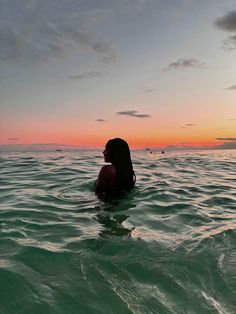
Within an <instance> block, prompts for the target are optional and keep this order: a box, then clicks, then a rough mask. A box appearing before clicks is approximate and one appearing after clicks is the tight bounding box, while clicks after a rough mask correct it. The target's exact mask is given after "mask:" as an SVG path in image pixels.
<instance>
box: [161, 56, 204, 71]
mask: <svg viewBox="0 0 236 314" xmlns="http://www.w3.org/2000/svg"><path fill="white" fill-rule="evenodd" d="M189 68H200V69H206V68H208V66H207V65H206V63H204V62H201V61H200V60H198V59H195V58H189V59H178V60H177V61H174V62H171V63H170V64H169V65H168V66H167V67H166V68H163V69H162V71H164V72H166V71H170V70H178V69H189Z"/></svg>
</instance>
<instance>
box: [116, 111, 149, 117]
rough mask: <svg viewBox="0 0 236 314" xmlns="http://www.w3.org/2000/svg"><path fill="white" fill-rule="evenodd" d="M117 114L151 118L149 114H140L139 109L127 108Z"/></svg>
mask: <svg viewBox="0 0 236 314" xmlns="http://www.w3.org/2000/svg"><path fill="white" fill-rule="evenodd" d="M116 114H118V115H123V116H130V117H134V118H141V119H142V118H150V117H151V116H150V115H149V114H140V113H138V111H137V110H127V111H119V112H117V113H116Z"/></svg>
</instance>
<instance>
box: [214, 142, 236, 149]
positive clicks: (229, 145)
mask: <svg viewBox="0 0 236 314" xmlns="http://www.w3.org/2000/svg"><path fill="white" fill-rule="evenodd" d="M215 147H216V148H220V149H236V140H235V141H232V142H226V143H223V144H221V145H217V146H215Z"/></svg>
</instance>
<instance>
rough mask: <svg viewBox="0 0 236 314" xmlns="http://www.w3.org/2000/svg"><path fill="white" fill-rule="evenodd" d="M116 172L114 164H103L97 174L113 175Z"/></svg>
mask: <svg viewBox="0 0 236 314" xmlns="http://www.w3.org/2000/svg"><path fill="white" fill-rule="evenodd" d="M115 174H116V169H115V167H114V166H112V165H105V166H103V167H102V168H101V170H100V173H99V175H103V176H108V177H111V176H115Z"/></svg>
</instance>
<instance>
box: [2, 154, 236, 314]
mask: <svg viewBox="0 0 236 314" xmlns="http://www.w3.org/2000/svg"><path fill="white" fill-rule="evenodd" d="M132 160H133V166H134V170H135V173H136V176H137V182H136V187H135V189H134V190H133V191H131V192H129V193H127V194H124V195H119V196H116V197H113V198H112V197H110V198H103V199H99V198H98V197H97V196H96V195H95V194H94V182H95V180H96V177H97V175H98V172H99V170H100V168H101V166H102V165H103V163H104V162H103V156H102V152H101V151H98V150H80V151H61V152H60V151H48V152H46V151H44V152H43V151H36V152H2V153H1V159H0V173H1V176H0V231H1V232H0V314H10V313H12V314H32V313H34V314H41V313H42V314H49V313H50V314H74V313H75V314H78V313H79V314H81V313H82V314H83V313H85V314H90V313H95V314H99V313H101V314H102V313H104V314H110V313H111V314H113V313H119V314H126V313H140V314H145V313H148V314H149V313H155V314H159V313H160V314H168V313H173V314H176V313H181V314H182V313H183V314H200V313H201V314H205V313H206V314H207V313H209V314H210V313H211V314H212V313H213V314H214V313H216V314H226V313H230V314H231V313H232V314H235V313H236V150H194V151H167V152H166V153H165V154H161V152H160V151H153V152H152V154H151V153H150V152H149V151H132Z"/></svg>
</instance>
